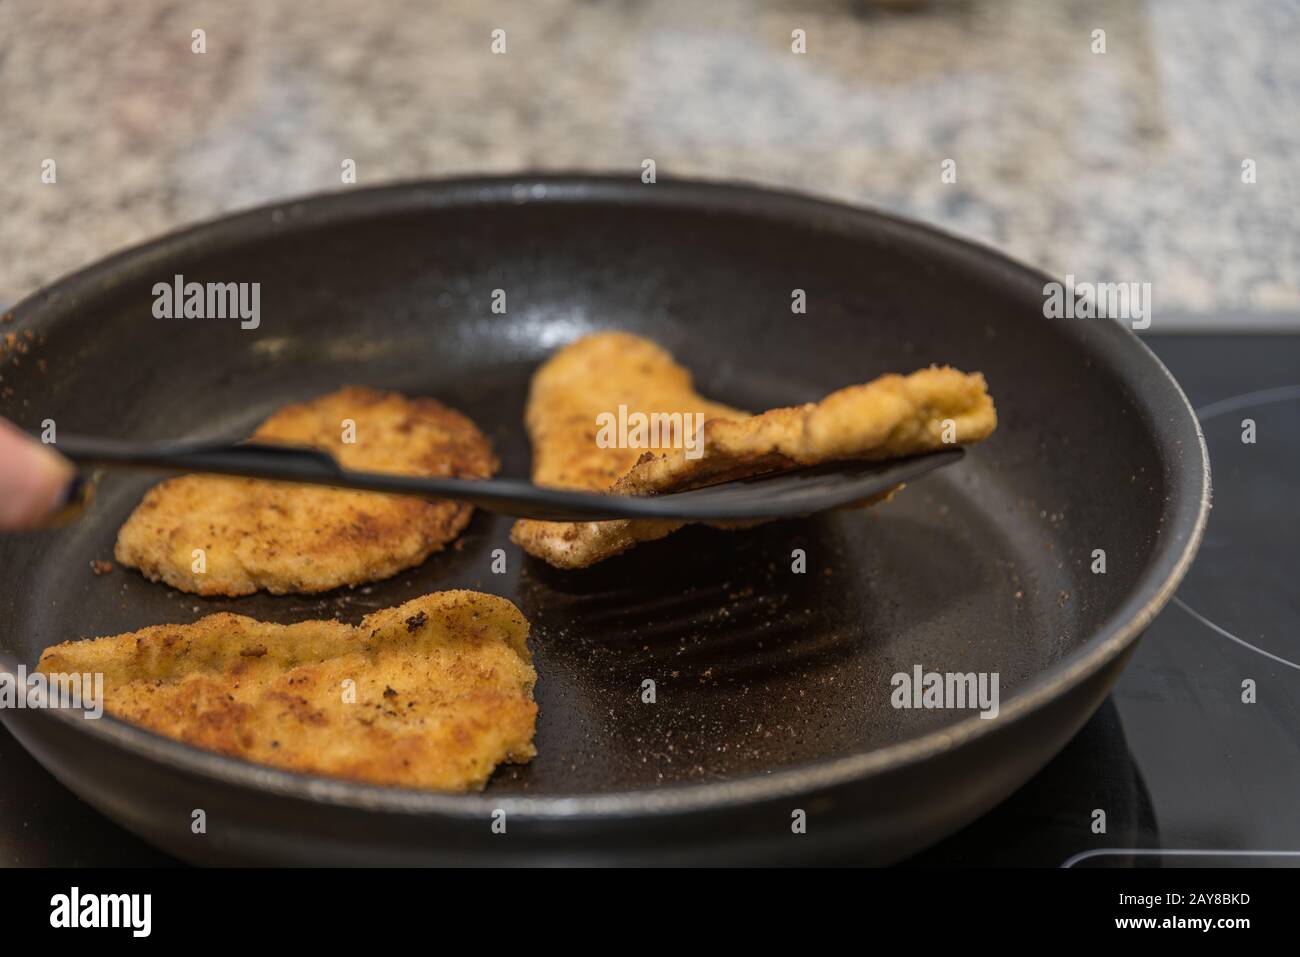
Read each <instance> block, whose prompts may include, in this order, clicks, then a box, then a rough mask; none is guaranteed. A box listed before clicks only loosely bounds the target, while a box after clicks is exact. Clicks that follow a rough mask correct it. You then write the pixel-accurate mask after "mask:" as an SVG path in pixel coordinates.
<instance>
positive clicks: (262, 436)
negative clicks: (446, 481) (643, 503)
mask: <svg viewBox="0 0 1300 957" xmlns="http://www.w3.org/2000/svg"><path fill="white" fill-rule="evenodd" d="M345 419H351V420H352V421H353V422H355V423H356V430H355V434H356V441H355V442H354V443H345V442H344V441H343V422H344V420H345ZM253 438H254V439H256V440H258V441H263V442H273V443H283V444H290V445H307V446H312V447H314V448H319V449H324V450H325V451H328V452H330V453H331V454H332V455H333V456H334V457H335V458H336V459H337V460H338V462H339V463H340V464H341V465H342V466H343V467H344V468H351V469H361V470H366V471H374V472H395V473H399V474H403V475H427V476H463V477H470V478H488V477H490V476H491V475H492V474H493V473H494V472H495V471H496V469H497V459H496V456H495V455H494V454H493V452H492V448H491V445H490V444H489V442H488V440H487V438H486V437H485V436H484V435H483V433H482V432H480V431H479V429H478V428H477V427H476V426H475V425H474V423H473V422H471V421H470V420H469V419H468V418H466V417H465V416H464V415H462V414H460V413H459V412H457V411H455V410H454V409H449V408H447V407H446V406H444V405H442V404H441V403H439V402H436V401H435V400H433V399H427V398H407V397H405V396H402V395H399V394H397V393H395V392H378V391H375V390H372V389H366V388H361V387H358V386H351V387H348V388H344V389H341V390H339V391H337V392H332V393H330V394H328V395H323V396H320V397H318V398H316V399H313V400H312V401H310V402H303V403H297V404H294V405H287V406H285V407H284V408H282V409H280V410H279V411H278V412H276V413H275V414H274V415H272V416H271V417H270V418H269V419H267V420H266V421H265V422H263V423H262V425H261V426H260V427H259V428H258V429H257V431H256V432H254V433H253ZM472 511H473V510H472V509H471V507H470V506H468V505H464V504H462V503H458V502H451V501H427V500H424V499H419V498H412V497H410V496H400V495H384V494H379V493H374V492H353V491H346V490H339V489H329V488H323V487H319V486H309V485H295V484H292V483H285V482H266V481H260V480H256V479H241V478H229V477H224V476H214V475H186V476H182V477H180V478H175V479H170V480H168V481H165V482H162V483H161V484H159V485H157V486H155V487H154V488H152V489H150V490H149V491H148V492H147V493H146V494H145V496H144V500H143V501H141V503H140V505H139V506H137V508H136V509H135V511H134V512H132V513H131V516H130V518H128V519H127V521H126V524H124V525H123V526H122V529H121V531H120V532H119V533H118V539H117V547H116V549H115V552H114V554H115V557H116V558H117V560H118V561H120V562H122V563H123V564H125V565H130V566H132V567H135V568H138V569H139V570H140V571H141V572H142V573H143V574H144V575H145V577H147V578H149V579H151V580H153V581H163V582H166V583H167V584H168V585H171V586H172V587H173V588H179V589H180V590H182V591H187V592H193V593H195V594H199V595H226V596H235V595H247V594H251V593H253V592H255V591H258V590H259V589H260V590H265V591H269V592H271V593H273V594H284V593H287V592H300V593H315V592H322V591H328V590H330V589H333V588H338V587H340V586H343V585H357V584H361V583H363V582H371V581H378V580H380V579H384V578H388V577H390V576H392V575H395V574H397V572H399V571H401V570H403V569H405V568H410V567H412V566H414V565H418V564H420V563H421V562H423V561H424V560H425V559H426V558H428V557H429V555H430V554H432V553H433V552H435V551H438V550H440V549H442V548H443V547H444V546H445V545H446V544H447V543H448V542H450V541H452V540H453V539H455V537H456V536H457V535H459V534H460V532H461V531H462V530H463V529H464V527H465V526H466V525H467V524H468V523H469V520H470V516H471V514H472ZM195 549H202V550H203V551H204V562H205V563H206V570H205V571H203V572H202V573H198V572H195V571H194V570H193V568H194V550H195Z"/></svg>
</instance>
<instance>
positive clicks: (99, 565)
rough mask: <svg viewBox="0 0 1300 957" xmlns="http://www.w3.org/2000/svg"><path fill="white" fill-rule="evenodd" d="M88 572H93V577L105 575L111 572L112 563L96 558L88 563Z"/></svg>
mask: <svg viewBox="0 0 1300 957" xmlns="http://www.w3.org/2000/svg"><path fill="white" fill-rule="evenodd" d="M90 570H91V571H92V572H94V573H95V575H97V576H98V575H107V574H108V573H109V572H111V571H112V570H113V563H112V562H109V561H105V560H104V559H102V558H96V559H94V560H93V561H92V562H91V563H90Z"/></svg>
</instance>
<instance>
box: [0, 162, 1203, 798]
mask: <svg viewBox="0 0 1300 957" xmlns="http://www.w3.org/2000/svg"><path fill="white" fill-rule="evenodd" d="M600 202H609V203H614V204H624V205H662V206H665V207H670V208H681V209H687V210H694V211H696V212H702V211H708V210H714V211H724V212H732V213H736V214H749V215H758V216H760V217H762V218H770V219H773V220H777V221H786V222H790V221H791V220H792V219H793V220H795V221H799V222H809V223H816V224H817V225H818V226H819V227H821V228H830V227H836V228H840V229H844V230H846V231H857V229H860V228H861V227H863V226H867V225H871V226H874V227H877V228H878V227H880V226H881V225H884V226H886V227H887V228H888V229H889V230H891V231H894V232H897V233H900V234H908V235H910V236H911V237H913V238H916V237H918V236H919V238H920V239H922V240H924V241H927V242H929V243H931V244H934V245H936V246H941V247H944V249H945V251H946V252H948V253H949V254H950V255H951V256H952V257H954V258H962V257H964V258H967V259H970V260H974V261H978V262H980V263H981V264H982V265H984V266H985V267H986V268H989V269H994V270H997V271H998V272H1000V273H1002V274H1003V275H1006V276H1009V277H1015V278H1017V279H1018V280H1020V281H1022V282H1023V281H1025V280H1032V281H1034V282H1038V283H1040V284H1041V283H1045V282H1050V281H1052V280H1051V278H1050V277H1049V276H1048V275H1047V274H1045V273H1043V272H1041V271H1039V270H1037V269H1034V268H1033V267H1030V266H1027V265H1025V264H1023V263H1020V262H1017V261H1016V260H1014V259H1012V258H1010V257H1009V256H1006V255H1005V254H1003V253H1001V252H999V251H997V250H995V249H993V248H991V247H988V246H985V245H983V244H981V243H978V242H975V241H972V240H970V239H966V238H964V237H960V236H957V235H955V234H952V233H950V232H947V231H945V230H943V229H940V228H938V227H936V226H933V225H929V224H926V223H921V222H917V221H915V220H911V219H908V218H906V217H902V216H897V215H894V214H892V213H888V212H883V211H880V210H877V209H873V208H870V207H867V206H862V205H850V204H847V203H843V202H839V201H836V200H832V199H826V198H821V197H817V196H813V195H809V194H805V193H800V192H795V191H791V190H786V189H773V188H770V187H767V186H764V185H762V184H756V183H746V182H736V181H732V182H720V181H712V180H701V179H669V178H663V179H661V180H660V181H659V182H658V183H656V184H654V185H653V186H648V185H645V184H642V183H641V182H640V179H639V177H629V176H628V175H626V174H622V175H613V174H593V173H546V174H534V173H515V174H506V175H496V176H481V177H458V178H448V179H421V180H406V181H401V182H394V183H386V184H382V185H377V186H373V187H365V188H357V189H351V190H345V191H338V190H335V191H331V192H323V193H316V194H313V195H310V196H304V197H298V198H293V199H289V200H282V201H277V202H272V203H268V204H263V205H259V206H256V207H253V208H251V209H247V210H242V211H236V212H233V213H229V214H226V215H223V216H219V217H216V218H214V219H209V220H206V221H203V222H200V223H197V224H194V225H191V226H188V227H185V228H182V229H180V230H177V231H173V232H170V233H167V234H165V235H163V236H161V237H158V238H155V239H152V240H149V241H146V242H144V243H141V244H138V245H135V246H132V247H129V248H127V249H125V250H122V251H120V252H118V253H115V254H112V255H110V256H108V257H106V258H104V259H101V260H99V261H97V262H95V263H93V264H91V265H89V266H86V267H84V268H82V269H80V270H78V271H76V272H73V273H71V274H69V275H67V276H65V277H63V278H61V279H58V280H55V281H54V282H52V283H50V284H47V285H46V286H43V287H42V288H41V289H39V290H37V291H36V292H34V293H32V294H31V295H29V296H27V297H26V298H24V299H23V300H22V301H20V302H19V303H18V304H17V305H15V306H14V307H13V309H12V312H13V313H14V314H15V315H16V316H25V315H27V314H29V313H30V314H39V313H40V312H41V311H42V308H43V307H44V306H45V305H47V304H50V303H52V302H54V301H57V300H59V299H62V298H71V299H73V300H74V301H75V299H76V298H77V297H78V296H80V295H81V294H82V293H83V292H91V291H93V292H101V291H103V290H104V289H105V288H106V287H111V286H112V285H115V284H116V282H117V279H118V277H119V275H120V273H122V272H125V271H126V270H125V269H124V268H123V267H125V266H128V265H131V266H133V267H135V268H139V267H141V266H142V265H144V264H146V263H148V262H149V261H150V260H152V259H156V258H162V257H164V256H171V255H173V254H175V253H176V252H177V251H180V250H183V249H184V248H185V247H186V246H187V245H189V244H191V243H194V242H196V241H198V240H200V239H201V240H203V241H204V243H205V244H210V243H211V242H212V240H214V239H216V240H217V241H218V242H221V241H226V242H234V241H240V242H245V241H248V240H250V239H260V238H264V237H266V236H270V235H274V234H275V233H277V232H280V231H286V230H292V229H294V228H301V227H305V226H309V225H324V224H328V223H332V222H336V221H339V220H347V219H350V218H354V217H357V216H362V217H369V216H375V215H382V214H383V213H385V212H388V211H395V210H411V209H413V208H421V209H424V208H449V209H450V208H458V207H463V206H466V205H475V206H484V205H493V206H496V205H506V204H513V205H524V204H526V203H565V204H591V203H600ZM37 321H38V322H39V319H38V320H37ZM1066 329H1067V334H1072V335H1073V336H1074V337H1075V338H1076V339H1078V340H1079V341H1080V343H1081V344H1082V345H1086V346H1087V347H1088V348H1089V349H1090V350H1091V351H1093V352H1099V351H1100V352H1106V351H1109V352H1111V353H1112V355H1111V356H1110V359H1111V361H1110V362H1109V365H1110V367H1111V369H1112V371H1113V372H1114V373H1115V374H1116V375H1117V376H1118V377H1119V378H1120V379H1121V380H1124V381H1125V382H1127V383H1129V384H1130V385H1133V386H1134V395H1135V397H1140V399H1141V401H1140V402H1139V403H1138V405H1139V407H1141V408H1144V409H1145V410H1147V411H1148V412H1149V411H1150V410H1151V409H1152V408H1153V407H1154V406H1156V405H1157V402H1156V399H1157V398H1158V399H1159V400H1160V402H1161V403H1163V404H1165V405H1167V406H1168V409H1167V410H1166V411H1168V412H1170V413H1171V414H1170V415H1168V416H1165V417H1159V418H1158V417H1156V416H1153V415H1149V416H1148V417H1147V422H1146V424H1147V427H1148V430H1149V431H1150V432H1151V435H1152V438H1153V439H1154V440H1156V441H1157V444H1158V445H1159V446H1160V447H1161V452H1162V456H1161V458H1162V461H1163V462H1165V463H1170V462H1172V463H1173V464H1172V466H1167V467H1168V469H1169V476H1171V477H1172V478H1173V480H1174V481H1173V485H1174V486H1175V492H1177V493H1180V494H1176V495H1171V496H1170V498H1169V499H1168V500H1167V503H1166V506H1165V510H1164V517H1165V518H1166V521H1165V522H1164V524H1163V525H1162V535H1161V537H1160V539H1158V540H1157V543H1156V546H1155V549H1154V553H1153V555H1152V557H1151V559H1150V561H1149V562H1148V563H1147V565H1146V567H1145V568H1144V570H1143V572H1142V573H1141V574H1140V575H1139V576H1137V578H1136V580H1135V582H1134V585H1133V588H1132V591H1131V593H1130V595H1129V596H1128V598H1127V599H1126V600H1125V601H1124V602H1123V603H1122V604H1121V605H1120V607H1119V608H1118V609H1116V610H1115V611H1114V612H1113V613H1112V614H1111V615H1110V616H1109V617H1108V618H1107V619H1106V620H1105V621H1104V622H1103V623H1102V624H1101V625H1100V626H1099V627H1098V628H1096V629H1094V630H1093V633H1092V635H1091V636H1090V637H1088V638H1087V639H1086V640H1085V641H1084V642H1083V643H1082V644H1080V645H1079V646H1078V647H1077V648H1075V649H1074V650H1073V651H1071V652H1070V653H1069V654H1067V655H1066V656H1065V657H1064V658H1062V659H1061V660H1059V661H1057V662H1055V663H1054V664H1052V665H1051V666H1050V667H1049V668H1047V669H1045V670H1044V671H1042V672H1040V673H1039V674H1037V675H1035V676H1034V677H1033V678H1032V679H1030V680H1029V681H1028V682H1026V683H1025V684H1023V685H1022V686H1020V687H1019V688H1017V689H1016V691H1015V692H1013V693H1012V694H1011V695H1010V696H1008V697H1007V699H1006V700H1005V701H1004V702H1002V704H1001V714H1000V716H999V718H998V719H997V720H995V721H985V720H981V719H979V717H978V716H976V715H971V716H969V717H966V718H963V719H962V720H960V721H957V722H955V723H954V724H952V725H949V726H947V727H944V728H941V729H939V730H937V731H932V732H928V733H926V734H922V735H919V736H917V737H915V738H909V739H906V740H904V741H900V742H898V743H896V744H891V745H888V746H886V747H883V748H876V749H873V750H869V751H865V752H861V753H855V754H850V755H845V756H843V757H839V758H834V759H829V760H820V761H813V762H809V763H806V764H796V765H791V766H788V767H784V768H780V769H777V770H774V771H771V772H767V773H751V774H746V775H742V776H739V777H736V778H734V779H731V780H727V781H709V782H698V783H681V784H673V785H667V786H664V787H662V788H656V789H647V790H622V791H610V792H600V793H595V794H592V793H579V794H574V795H555V794H549V795H530V794H505V793H502V794H447V793H440V792H431V791H420V790H414V789H409V788H395V787H388V786H383V785H374V784H363V783H359V782H354V781H347V780H341V779H336V778H327V777H323V776H319V775H312V774H303V773H298V772H291V771H285V770H281V769H278V768H273V767H268V766H263V765H257V764H254V763H251V762H247V761H243V760H241V759H237V758H232V757H227V756H224V755H220V754H216V753H213V752H208V751H203V750H201V749H199V748H196V747H193V746H191V745H187V744H184V743H182V742H179V741H175V740H172V739H170V738H166V737H163V736H161V735H158V734H155V733H153V732H150V731H147V730H145V729H143V728H139V727H136V726H134V725H131V724H128V723H127V722H125V721H121V720H120V719H116V718H113V717H112V716H110V715H107V714H105V715H104V716H103V717H102V718H101V719H99V720H95V721H87V720H85V719H84V718H83V717H82V715H81V713H80V712H77V711H71V710H63V711H60V710H52V711H44V712H38V713H37V714H38V718H37V720H44V719H49V720H56V721H65V722H72V723H74V724H77V725H80V726H81V729H82V731H83V732H84V733H87V734H89V735H90V736H91V738H92V739H95V740H96V741H97V743H99V744H106V745H110V746H114V747H118V748H121V749H123V750H126V751H129V752H132V753H134V754H135V755H136V756H138V757H140V758H143V759H145V760H149V761H153V762H155V763H158V764H161V765H164V766H166V767H168V768H169V769H172V770H176V771H183V772H188V773H191V774H195V775H198V776H200V777H202V778H206V779H210V780H213V781H215V782H218V783H220V784H225V785H228V786H234V787H244V788H249V789H253V790H257V791H265V792H271V793H273V794H276V795H278V796H282V797H288V798H297V799H301V800H305V801H309V802H315V803H325V804H330V805H338V806H344V807H352V808H356V809H361V810H367V811H374V812H380V813H390V814H402V815H427V814H433V815H441V816H446V817H452V818H462V819H471V818H472V819H482V817H483V816H484V815H487V814H491V813H492V812H493V811H495V810H497V809H501V810H504V811H505V812H506V813H507V814H508V815H510V816H511V817H519V818H522V819H535V820H568V819H578V818H588V817H598V818H610V817H642V816H647V815H663V814H677V813H687V812H695V811H708V810H717V809H723V808H729V807H734V806H736V805H738V804H747V803H752V802H758V801H765V800H773V799H779V798H783V797H787V796H791V795H795V794H804V793H808V792H811V791H819V790H826V789H829V788H833V787H836V786H841V785H846V784H849V783H854V782H859V781H862V780H864V779H867V778H870V777H873V776H880V775H883V774H886V773H889V772H893V771H896V770H899V769H901V768H904V767H907V766H910V765H914V764H916V763H919V762H921V761H924V760H926V759H928V758H930V757H933V756H935V755H937V754H940V753H942V752H945V751H950V750H952V749H955V748H957V747H961V746H965V745H968V744H971V743H973V742H975V741H977V740H979V739H982V738H983V737H984V736H986V735H988V734H991V733H993V732H994V731H995V730H1001V729H1003V728H1004V727H1005V726H1007V725H1010V724H1013V723H1016V722H1020V721H1024V720H1027V719H1029V718H1031V717H1032V716H1033V715H1034V714H1035V713H1036V712H1038V711H1039V710H1041V709H1042V708H1044V707H1046V706H1047V705H1048V704H1049V703H1050V702H1051V701H1053V700H1055V699H1056V698H1057V697H1058V696H1059V695H1062V694H1064V693H1066V692H1068V691H1069V690H1071V689H1073V688H1075V687H1077V686H1078V685H1080V684H1082V683H1083V682H1084V681H1086V680H1087V679H1088V678H1089V677H1090V676H1092V675H1093V674H1095V673H1096V672H1098V671H1099V670H1101V669H1102V668H1104V667H1105V666H1106V665H1107V664H1109V663H1110V662H1111V661H1113V660H1114V659H1115V658H1117V657H1118V656H1119V655H1121V654H1122V653H1123V652H1124V651H1125V650H1127V649H1128V648H1129V646H1130V645H1132V644H1133V643H1134V642H1135V641H1136V640H1137V638H1138V637H1139V636H1140V635H1141V633H1142V632H1143V631H1144V630H1145V628H1146V627H1147V625H1148V624H1150V622H1151V620H1152V619H1153V618H1154V617H1155V616H1156V614H1157V613H1158V612H1159V611H1160V610H1161V609H1162V608H1163V607H1164V606H1165V605H1166V604H1167V603H1168V601H1169V599H1170V598H1171V597H1172V596H1173V594H1174V592H1175V590H1176V589H1177V587H1178V585H1179V584H1180V583H1181V581H1182V579H1183V577H1184V576H1185V574H1186V572H1187V570H1188V568H1189V567H1190V565H1191V562H1192V560H1193V558H1194V557H1195V555H1196V551H1197V549H1198V548H1199V546H1200V543H1201V540H1202V537H1203V535H1204V531H1205V525H1206V522H1207V519H1208V513H1209V507H1210V494H1211V488H1210V464H1209V453H1208V449H1207V447H1206V443H1205V437H1204V434H1203V432H1202V430H1201V426H1200V422H1199V420H1198V419H1197V417H1196V414H1195V412H1194V410H1193V408H1192V406H1191V403H1190V402H1189V401H1188V399H1187V397H1186V395H1185V394H1184V393H1183V391H1182V389H1181V387H1180V386H1179V385H1178V383H1177V381H1176V380H1175V379H1174V378H1173V376H1172V374H1171V373H1170V372H1169V370H1168V369H1167V368H1165V366H1164V364H1163V363H1161V362H1160V360H1159V359H1158V358H1157V357H1156V356H1155V354H1154V353H1153V352H1151V350H1150V349H1149V348H1148V347H1147V346H1146V344H1145V343H1143V342H1142V340H1141V339H1140V338H1139V337H1138V336H1137V335H1136V334H1135V333H1133V332H1132V331H1131V330H1130V329H1128V328H1126V327H1123V326H1122V325H1121V324H1120V323H1119V322H1116V321H1112V320H1094V321H1091V322H1082V323H1071V324H1069V325H1068V326H1066ZM1126 364H1127V368H1126ZM1143 372H1145V373H1147V377H1146V378H1147V381H1144V382H1143V383H1142V385H1143V388H1142V389H1138V388H1137V385H1138V382H1137V380H1138V379H1139V378H1142V376H1141V373H1143ZM1157 392H1158V393H1159V395H1157ZM1189 423H1190V430H1189V429H1188V428H1187V426H1188V424H1189ZM1193 436H1194V438H1195V444H1196V446H1197V447H1198V449H1199V452H1200V456H1199V461H1198V460H1197V459H1196V456H1195V455H1194V454H1193V453H1192V452H1191V451H1190V450H1189V449H1188V448H1186V444H1187V440H1188V439H1189V438H1191V437H1193ZM1179 446H1182V451H1181V452H1180V451H1179ZM1198 487H1199V488H1198ZM15 668H16V663H15V662H14V661H13V659H12V657H11V656H9V655H7V654H0V671H10V672H13V671H14V670H15ZM3 716H4V712H3V711H0V717H3Z"/></svg>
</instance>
